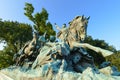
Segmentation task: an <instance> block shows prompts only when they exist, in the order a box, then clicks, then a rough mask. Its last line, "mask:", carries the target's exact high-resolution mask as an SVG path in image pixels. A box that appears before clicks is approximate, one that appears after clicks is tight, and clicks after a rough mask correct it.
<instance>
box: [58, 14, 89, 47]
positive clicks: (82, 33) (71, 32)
mask: <svg viewBox="0 0 120 80" xmlns="http://www.w3.org/2000/svg"><path fill="white" fill-rule="evenodd" d="M88 20H89V17H88V18H86V17H84V16H77V17H75V18H74V19H73V20H72V21H71V22H69V27H68V28H66V30H65V31H64V32H63V33H62V32H61V34H59V35H58V36H57V37H58V38H60V39H61V40H64V39H66V40H65V42H66V43H68V44H69V46H70V48H71V49H72V48H73V45H72V42H79V43H80V42H83V41H84V39H85V37H86V34H87V24H88ZM65 34H66V35H67V36H65ZM61 36H62V37H61ZM63 36H64V37H63Z"/></svg>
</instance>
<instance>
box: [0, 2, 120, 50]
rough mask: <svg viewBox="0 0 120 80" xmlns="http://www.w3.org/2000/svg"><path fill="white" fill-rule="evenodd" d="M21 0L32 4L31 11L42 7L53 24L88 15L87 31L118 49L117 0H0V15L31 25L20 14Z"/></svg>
mask: <svg viewBox="0 0 120 80" xmlns="http://www.w3.org/2000/svg"><path fill="white" fill-rule="evenodd" d="M25 2H28V3H31V4H32V5H33V6H34V8H35V11H34V13H36V12H41V9H42V8H45V9H46V10H47V12H48V13H49V19H48V21H50V22H51V23H52V24H53V25H54V23H57V24H58V25H59V26H62V24H64V23H66V24H67V25H68V22H69V21H71V20H72V19H73V18H74V17H75V16H77V15H80V16H81V15H84V16H86V17H88V16H90V19H89V23H88V29H87V34H88V35H90V36H92V37H93V39H100V40H105V41H106V42H107V43H108V44H109V45H113V46H114V47H115V48H116V49H117V50H120V0H0V18H2V19H3V20H11V21H18V22H23V23H28V24H31V25H32V24H33V23H32V22H31V21H30V20H28V18H27V17H26V16H25V15H24V7H25ZM2 46H3V44H0V49H2V48H3V47H2Z"/></svg>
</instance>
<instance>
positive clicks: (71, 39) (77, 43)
mask: <svg viewBox="0 0 120 80" xmlns="http://www.w3.org/2000/svg"><path fill="white" fill-rule="evenodd" d="M89 18H90V17H88V18H86V17H84V16H77V17H75V18H74V19H73V20H72V21H71V22H70V23H69V24H70V25H69V27H68V28H67V29H66V34H67V36H65V37H63V38H65V39H66V40H65V42H66V43H67V44H68V45H69V46H70V49H71V50H72V49H73V48H74V47H86V48H89V49H91V50H93V51H95V52H98V53H101V54H102V55H103V56H104V57H106V56H109V55H111V54H113V52H111V51H108V50H105V49H102V48H99V47H95V46H92V45H90V44H88V43H81V42H83V41H84V39H85V37H86V34H87V24H88V20H89ZM64 34H65V33H64ZM64 34H62V33H61V34H60V35H59V36H58V38H60V39H61V40H62V38H61V37H60V36H64Z"/></svg>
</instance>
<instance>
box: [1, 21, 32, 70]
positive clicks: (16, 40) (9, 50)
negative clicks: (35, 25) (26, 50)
mask: <svg viewBox="0 0 120 80" xmlns="http://www.w3.org/2000/svg"><path fill="white" fill-rule="evenodd" d="M31 39H32V28H31V26H30V25H28V24H24V23H18V22H13V21H2V20H1V21H0V41H1V42H5V44H6V46H5V48H4V50H3V51H1V52H0V54H1V55H0V65H1V66H0V68H2V67H7V66H8V65H11V64H13V61H12V57H13V55H14V54H15V53H17V52H18V50H19V49H21V48H22V47H23V45H24V43H25V42H27V41H28V40H31ZM2 65H3V66H2Z"/></svg>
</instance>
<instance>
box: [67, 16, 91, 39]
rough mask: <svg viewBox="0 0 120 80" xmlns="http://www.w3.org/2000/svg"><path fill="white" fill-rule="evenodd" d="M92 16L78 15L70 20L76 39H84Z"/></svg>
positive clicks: (70, 28)
mask: <svg viewBox="0 0 120 80" xmlns="http://www.w3.org/2000/svg"><path fill="white" fill-rule="evenodd" d="M89 18H90V17H88V18H86V17H84V16H77V17H75V18H74V19H73V20H72V21H71V22H69V24H70V26H69V30H70V31H71V33H72V34H73V35H74V38H75V40H76V41H84V39H85V37H86V34H87V24H88V20H89Z"/></svg>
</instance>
